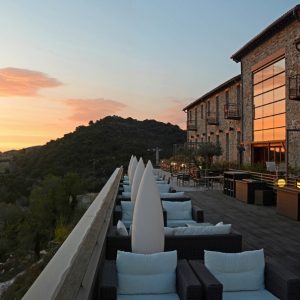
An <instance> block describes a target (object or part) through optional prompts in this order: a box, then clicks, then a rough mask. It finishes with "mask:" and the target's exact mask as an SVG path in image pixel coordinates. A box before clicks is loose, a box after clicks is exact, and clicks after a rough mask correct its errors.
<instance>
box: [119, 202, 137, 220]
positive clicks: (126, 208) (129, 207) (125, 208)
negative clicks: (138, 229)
mask: <svg viewBox="0 0 300 300" xmlns="http://www.w3.org/2000/svg"><path fill="white" fill-rule="evenodd" d="M121 208H122V222H123V223H124V224H125V222H124V221H131V222H132V216H133V208H134V203H133V202H131V201H121Z"/></svg>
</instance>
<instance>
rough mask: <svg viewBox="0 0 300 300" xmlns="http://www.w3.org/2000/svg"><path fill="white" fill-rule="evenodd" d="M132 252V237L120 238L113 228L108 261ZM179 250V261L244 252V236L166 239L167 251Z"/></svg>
mask: <svg viewBox="0 0 300 300" xmlns="http://www.w3.org/2000/svg"><path fill="white" fill-rule="evenodd" d="M118 250H123V251H131V237H130V236H120V235H118V234H117V230H116V228H115V227H112V228H111V229H110V231H109V232H108V234H107V237H106V259H115V258H116V256H117V251H118ZM171 250H177V255H178V258H179V259H203V257H204V250H211V251H221V252H240V251H242V235H241V234H239V233H236V232H233V233H230V234H215V235H177V236H166V237H165V251H171Z"/></svg>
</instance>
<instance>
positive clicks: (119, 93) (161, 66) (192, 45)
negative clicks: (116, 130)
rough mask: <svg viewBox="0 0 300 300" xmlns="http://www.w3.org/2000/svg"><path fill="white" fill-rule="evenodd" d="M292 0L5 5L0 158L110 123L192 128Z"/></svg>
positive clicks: (69, 0) (84, 0)
mask: <svg viewBox="0 0 300 300" xmlns="http://www.w3.org/2000/svg"><path fill="white" fill-rule="evenodd" d="M297 2H298V1H289V0H264V1H261V0H251V1H241V0H228V1H224V0H211V1H204V0H188V1H187V0H186V1H184V0H149V1H148V0H135V1H130V0H110V1H109V0H107V1H101V0H77V1H76V0H43V1H41V0H23V1H21V0H19V1H17V0H16V1H11V0H10V1H7V0H0V4H1V6H0V7H1V9H0V36H1V47H0V151H6V150H10V149H20V148H23V147H29V146H33V145H42V144H44V143H46V142H47V141H49V140H51V139H56V138H58V137H62V136H63V135H64V134H65V133H68V132H71V131H73V130H74V129H75V127H77V126H78V125H81V124H83V125H86V124H88V122H89V121H90V120H97V119H100V118H103V117H104V116H107V115H120V116H122V117H133V118H136V119H139V120H143V119H156V120H160V121H164V122H171V123H173V124H177V125H179V126H181V127H182V128H185V125H184V123H185V114H184V113H183V112H182V108H183V107H184V106H185V105H186V104H188V103H189V102H191V101H193V100H195V99H196V98H198V97H200V96H201V95H202V94H204V93H205V92H207V91H209V90H210V89H212V88H214V87H215V86H217V85H218V84H220V83H222V82H223V81H226V80H227V79H229V78H230V77H233V76H235V75H237V74H238V73H239V70H240V66H239V64H236V63H234V62H233V61H232V60H231V59H230V56H231V54H232V53H234V52H235V51H236V50H238V49H239V48H240V47H241V46H243V45H244V44H245V43H246V42H247V41H249V39H251V38H252V37H253V36H255V35H256V34H258V33H259V32H260V31H261V30H263V29H264V28H265V27H266V26H267V25H269V24H270V23H271V22H273V21H274V20H275V19H276V18H278V17H279V16H281V15H282V14H283V13H285V12H286V11H287V10H289V9H291V8H292V7H293V6H295V5H296V4H297Z"/></svg>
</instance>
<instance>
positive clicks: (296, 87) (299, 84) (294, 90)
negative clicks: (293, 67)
mask: <svg viewBox="0 0 300 300" xmlns="http://www.w3.org/2000/svg"><path fill="white" fill-rule="evenodd" d="M289 96H290V99H291V100H300V74H297V75H294V76H291V77H289Z"/></svg>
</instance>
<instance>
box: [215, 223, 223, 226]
mask: <svg viewBox="0 0 300 300" xmlns="http://www.w3.org/2000/svg"><path fill="white" fill-rule="evenodd" d="M220 225H224V223H223V222H219V223H217V224H216V226H220Z"/></svg>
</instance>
